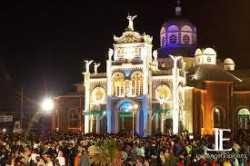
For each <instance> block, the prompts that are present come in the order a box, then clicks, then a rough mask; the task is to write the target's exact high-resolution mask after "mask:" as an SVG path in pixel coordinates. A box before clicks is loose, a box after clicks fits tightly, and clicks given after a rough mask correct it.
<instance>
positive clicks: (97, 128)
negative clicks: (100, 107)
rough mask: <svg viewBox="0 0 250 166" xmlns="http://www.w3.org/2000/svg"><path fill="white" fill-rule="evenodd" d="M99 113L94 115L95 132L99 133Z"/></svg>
mask: <svg viewBox="0 0 250 166" xmlns="http://www.w3.org/2000/svg"><path fill="white" fill-rule="evenodd" d="M100 120H101V119H100V114H97V115H96V133H100Z"/></svg>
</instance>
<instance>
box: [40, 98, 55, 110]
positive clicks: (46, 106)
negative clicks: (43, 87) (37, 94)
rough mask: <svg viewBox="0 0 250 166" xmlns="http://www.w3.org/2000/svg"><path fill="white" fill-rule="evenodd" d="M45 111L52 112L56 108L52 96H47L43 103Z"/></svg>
mask: <svg viewBox="0 0 250 166" xmlns="http://www.w3.org/2000/svg"><path fill="white" fill-rule="evenodd" d="M41 108H42V110H43V111H45V112H47V113H50V112H51V111H52V110H53V109H54V102H53V99H51V98H45V99H44V100H43V102H42V104H41Z"/></svg>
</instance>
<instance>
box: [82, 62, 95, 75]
mask: <svg viewBox="0 0 250 166" xmlns="http://www.w3.org/2000/svg"><path fill="white" fill-rule="evenodd" d="M84 62H85V63H86V64H85V69H86V73H89V66H90V64H91V63H92V62H93V60H90V61H89V60H85V61H84Z"/></svg>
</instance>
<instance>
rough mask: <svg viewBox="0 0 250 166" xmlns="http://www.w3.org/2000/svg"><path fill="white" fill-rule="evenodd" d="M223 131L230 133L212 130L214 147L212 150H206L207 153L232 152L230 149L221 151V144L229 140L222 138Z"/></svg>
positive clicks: (216, 129)
mask: <svg viewBox="0 0 250 166" xmlns="http://www.w3.org/2000/svg"><path fill="white" fill-rule="evenodd" d="M224 131H228V132H231V130H230V129H218V128H215V129H214V134H215V147H214V149H209V148H207V151H220V152H227V151H232V148H230V149H223V142H224V141H229V140H230V138H224V137H223V132H224Z"/></svg>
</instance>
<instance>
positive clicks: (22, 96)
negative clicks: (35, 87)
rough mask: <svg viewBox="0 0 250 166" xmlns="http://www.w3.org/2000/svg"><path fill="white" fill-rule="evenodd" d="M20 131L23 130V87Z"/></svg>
mask: <svg viewBox="0 0 250 166" xmlns="http://www.w3.org/2000/svg"><path fill="white" fill-rule="evenodd" d="M20 123H21V130H22V129H23V87H22V89H21V120H20Z"/></svg>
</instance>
